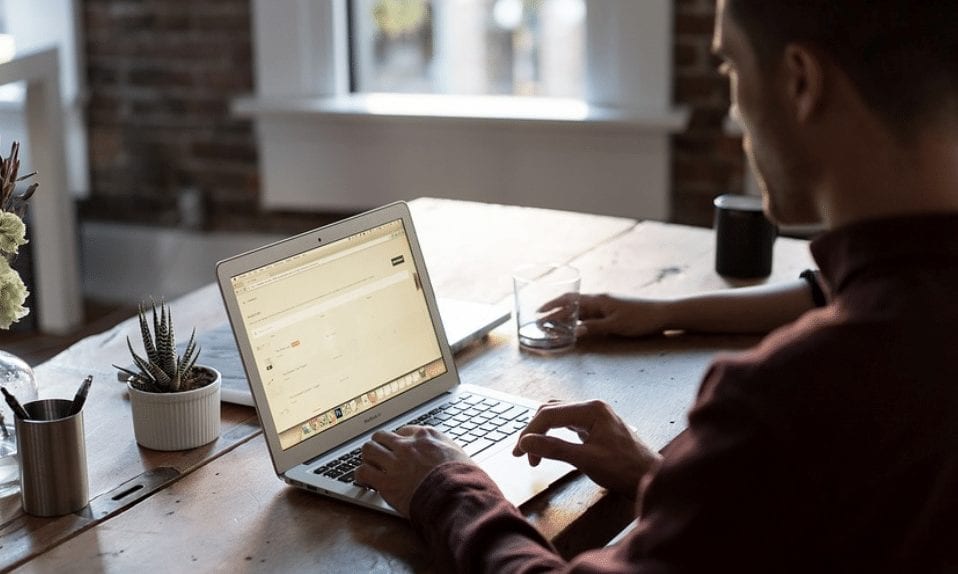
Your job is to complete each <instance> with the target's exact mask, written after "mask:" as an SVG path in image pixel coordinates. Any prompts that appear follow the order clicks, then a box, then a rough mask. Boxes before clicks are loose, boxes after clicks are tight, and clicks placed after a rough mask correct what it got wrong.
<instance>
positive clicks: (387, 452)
mask: <svg viewBox="0 0 958 574" xmlns="http://www.w3.org/2000/svg"><path fill="white" fill-rule="evenodd" d="M452 461H459V462H466V463H470V464H473V463H472V459H471V458H469V456H468V455H467V454H466V453H465V452H463V451H462V449H461V448H459V446H458V445H456V443H454V442H452V439H450V438H449V437H447V436H446V435H444V434H442V433H441V432H439V431H437V430H436V429H433V428H428V427H422V426H405V427H402V428H401V429H399V430H397V431H396V432H389V431H379V432H376V433H374V434H373V436H372V438H371V439H370V441H369V442H367V443H366V444H364V445H363V464H362V465H360V467H359V468H357V469H356V484H360V485H363V486H367V487H369V488H372V489H373V490H375V491H377V492H379V494H380V495H381V496H382V497H383V499H385V500H386V502H388V503H389V504H390V505H392V507H393V508H395V509H396V510H398V511H399V513H400V514H402V515H403V516H406V517H408V516H409V503H410V501H411V500H412V496H413V494H414V493H415V492H416V489H417V488H419V485H420V484H421V483H422V481H423V479H425V478H426V475H427V474H429V472H430V471H431V470H432V469H434V468H436V467H437V466H439V465H440V464H442V463H444V462H452Z"/></svg>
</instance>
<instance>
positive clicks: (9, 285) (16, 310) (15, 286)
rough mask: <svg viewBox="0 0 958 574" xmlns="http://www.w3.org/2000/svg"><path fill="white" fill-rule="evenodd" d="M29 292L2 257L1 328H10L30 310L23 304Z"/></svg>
mask: <svg viewBox="0 0 958 574" xmlns="http://www.w3.org/2000/svg"><path fill="white" fill-rule="evenodd" d="M18 219H19V218H18ZM29 294H30V292H29V291H27V286H26V285H24V284H23V280H22V279H20V275H19V274H18V273H17V272H16V271H15V270H14V269H13V268H12V267H10V263H9V262H8V261H7V259H6V258H5V257H0V329H9V328H10V325H12V324H14V323H16V322H17V321H19V320H20V319H22V318H23V317H25V316H26V315H27V313H29V312H30V310H29V309H27V308H26V307H24V306H23V303H24V302H25V301H26V300H27V295H29Z"/></svg>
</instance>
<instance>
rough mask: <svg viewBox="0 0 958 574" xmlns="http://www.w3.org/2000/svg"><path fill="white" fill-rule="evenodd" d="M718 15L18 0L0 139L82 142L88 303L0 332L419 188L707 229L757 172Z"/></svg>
mask: <svg viewBox="0 0 958 574" xmlns="http://www.w3.org/2000/svg"><path fill="white" fill-rule="evenodd" d="M714 15H715V2H714V0H638V1H636V0H203V1H202V2H187V1H184V0H83V1H80V0H0V61H2V62H4V63H2V64H0V79H2V80H5V81H7V83H6V84H4V85H3V86H2V87H0V150H3V153H4V155H6V153H7V150H8V149H9V148H8V146H9V144H10V142H11V141H12V140H14V139H16V140H21V141H23V143H24V148H25V151H24V155H25V157H24V158H23V159H24V163H25V164H26V166H25V167H26V168H27V169H29V167H30V162H31V160H32V157H31V155H32V153H33V154H35V152H31V150H36V149H52V148H53V146H58V145H62V148H63V156H62V157H63V161H62V162H60V163H62V170H63V178H62V180H63V182H64V183H63V184H62V185H58V186H57V187H58V188H62V189H50V187H49V186H46V185H45V184H44V181H45V179H44V175H45V174H43V173H41V174H40V179H39V181H40V184H41V188H40V192H39V193H44V194H50V195H51V197H56V198H58V199H57V201H60V202H65V203H66V204H68V205H69V206H70V207H71V208H72V209H73V212H72V213H73V217H74V218H75V219H73V221H75V229H69V227H64V226H60V227H61V229H59V232H60V233H59V235H60V237H58V238H57V239H56V241H59V242H60V244H61V246H65V247H63V249H64V250H65V251H64V252H65V253H67V254H68V255H69V254H70V253H73V252H74V251H75V258H76V274H77V275H78V279H77V281H76V284H77V285H76V290H78V291H79V295H78V297H79V299H78V300H79V301H82V303H81V305H82V306H83V313H82V314H81V315H80V318H79V319H67V320H65V321H59V322H58V321H55V320H52V319H51V320H48V321H44V313H45V311H44V307H45V305H44V303H43V301H42V300H37V299H36V298H34V297H31V299H30V300H28V304H29V306H30V307H31V310H32V313H31V316H30V320H25V321H23V322H21V324H20V325H18V326H17V329H16V330H14V331H12V332H10V333H0V346H3V347H4V348H6V349H8V350H10V349H11V346H14V348H13V350H14V351H16V347H15V345H16V344H17V341H20V340H22V336H20V335H17V333H23V332H27V333H30V334H32V336H33V337H34V338H33V339H32V340H33V341H34V342H35V341H36V340H37V339H36V337H37V336H38V335H42V336H46V337H48V338H49V339H50V340H51V341H53V343H51V348H55V347H56V346H57V345H62V344H63V343H64V341H68V340H70V338H71V337H76V336H79V334H82V333H88V332H91V331H94V332H95V330H96V329H98V328H99V327H101V326H102V325H104V324H106V323H109V322H110V321H114V322H115V320H116V318H117V317H119V318H124V317H125V316H127V315H128V314H129V313H130V312H131V310H132V309H133V306H134V305H135V304H136V303H137V302H138V301H140V300H142V299H143V298H144V297H147V296H150V295H152V296H154V297H157V298H159V297H165V298H168V299H169V298H173V297H176V296H178V295H180V294H183V293H185V292H187V291H189V290H192V289H195V288H197V287H200V286H202V285H205V284H208V283H210V282H211V281H212V280H213V267H212V265H213V263H214V262H215V261H216V260H218V259H220V258H223V257H226V256H229V255H232V254H235V253H237V252H240V251H243V250H246V249H250V248H253V247H256V246H258V245H261V244H263V243H265V242H267V241H271V240H273V239H278V238H280V237H283V236H287V235H290V234H294V233H299V232H302V231H305V230H307V229H310V228H312V227H315V226H318V225H321V224H324V223H327V222H330V221H333V220H335V219H338V218H340V217H343V216H345V215H349V214H352V213H356V212H358V211H361V210H364V209H367V208H371V207H375V206H377V205H380V204H383V203H386V202H389V201H395V200H400V199H402V200H409V199H414V198H416V197H420V196H431V197H446V198H454V199H465V200H474V201H489V202H498V203H509V204H517V205H530V206H537V207H548V208H556V209H573V210H579V211H588V212H593V213H601V214H607V215H619V216H623V217H630V218H637V219H658V220H666V221H672V222H678V223H684V224H690V225H701V226H710V225H711V222H712V199H713V198H714V197H715V196H718V195H720V194H723V193H742V192H748V190H749V189H752V188H753V186H752V185H751V184H750V182H749V178H748V177H747V176H746V168H745V162H744V159H743V155H742V152H741V137H740V135H739V133H738V132H737V130H736V128H735V126H733V125H731V124H730V122H729V120H728V118H727V111H728V86H727V83H726V82H725V81H724V80H723V78H722V77H721V76H720V75H719V74H718V73H717V71H716V62H715V60H714V58H713V57H712V56H711V55H710V52H709V44H710V41H711V33H712V26H713V19H714ZM49 49H55V50H56V54H57V61H58V62H59V67H58V70H57V74H58V81H57V82H56V84H57V85H56V86H54V87H55V88H56V91H57V93H58V100H57V101H59V103H60V106H59V107H60V109H59V110H56V113H59V114H62V121H61V122H60V125H61V126H62V133H61V134H59V135H58V134H56V133H41V137H37V134H36V131H37V130H33V131H31V129H30V126H29V125H28V124H29V123H30V120H31V118H34V119H35V115H36V114H34V116H31V115H30V114H29V113H27V112H28V110H27V106H26V104H25V102H26V100H27V93H28V92H29V88H30V86H31V85H32V84H29V83H25V82H22V81H9V80H10V79H11V78H14V79H15V78H17V77H18V76H17V74H21V75H22V74H26V75H27V76H29V70H27V71H25V70H26V68H23V67H22V66H21V67H19V68H13V67H11V66H18V65H19V64H18V61H22V60H23V58H26V57H27V56H29V55H30V54H32V53H35V52H37V51H43V50H49ZM27 63H28V64H29V61H28V62H27ZM5 68H6V69H8V70H12V71H8V72H7V75H3V70H4V69H5ZM47 84H49V82H47ZM54 107H55V106H54ZM48 113H53V112H48ZM38 139H39V140H43V141H31V140H38ZM37 146H39V147H37ZM57 149H59V148H57ZM46 181H50V179H49V178H47V180H46ZM53 181H54V182H55V181H56V179H55V178H54V180H53ZM33 207H34V209H35V210H37V209H40V207H41V206H36V205H35V206H33ZM36 215H37V214H36V213H35V214H33V215H32V216H31V217H34V216H36ZM38 231H40V230H38V229H37V226H34V225H30V227H29V228H28V234H31V236H32V234H35V233H37V232H38ZM42 231H43V233H44V234H47V233H49V234H50V235H51V236H54V235H57V232H56V231H51V232H48V231H47V230H46V229H42ZM37 243H38V242H36V241H34V242H33V243H32V244H31V246H32V247H33V253H31V252H27V253H25V254H23V255H21V257H20V258H19V259H18V263H17V265H18V266H19V267H20V268H21V270H22V272H23V273H24V275H26V276H27V277H26V278H27V279H28V281H34V282H42V281H58V278H57V277H52V276H51V273H49V272H46V276H45V277H39V276H36V277H34V276H31V273H32V272H31V263H32V260H33V259H35V258H36V253H35V252H36V251H37V250H38V249H41V248H44V249H45V248H46V247H44V246H43V245H37ZM71 249H72V251H71ZM34 267H36V266H35V265H34ZM63 268H64V269H66V270H67V271H66V272H67V273H71V271H70V268H69V266H66V267H63ZM33 275H37V274H36V273H34V274H33ZM40 275H43V273H40ZM34 291H35V289H34ZM48 308H49V306H48ZM50 317H52V316H49V315H48V318H50Z"/></svg>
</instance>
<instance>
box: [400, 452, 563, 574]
mask: <svg viewBox="0 0 958 574" xmlns="http://www.w3.org/2000/svg"><path fill="white" fill-rule="evenodd" d="M410 519H411V520H412V523H413V526H414V527H415V528H416V530H417V531H418V532H419V534H420V535H421V536H422V537H423V538H424V539H425V540H426V542H427V543H428V545H429V548H430V550H431V551H432V552H433V556H434V557H435V559H436V561H437V567H438V569H439V570H440V571H443V572H447V571H460V572H502V573H507V572H543V571H551V570H559V569H561V567H562V564H563V562H562V559H561V558H560V557H559V556H558V555H557V554H556V552H555V549H554V548H553V547H552V545H551V544H549V542H548V541H546V540H545V538H543V536H542V534H540V533H539V531H538V530H536V529H535V528H534V527H533V526H532V525H531V524H529V522H527V521H526V519H525V518H524V517H523V516H522V515H521V514H520V513H519V511H518V510H517V509H516V507H515V506H513V505H512V504H510V503H509V502H508V501H506V499H505V498H504V497H503V495H502V492H501V491H500V490H499V488H498V487H497V486H496V485H495V483H494V482H493V481H492V479H490V478H489V476H488V475H487V474H486V473H485V472H483V471H482V470H481V469H480V468H479V467H477V466H475V465H473V464H468V463H461V462H451V463H446V464H443V465H440V466H438V467H436V468H435V469H433V471H432V472H431V473H429V475H427V476H426V478H425V479H424V480H423V482H422V483H421V484H420V485H419V488H417V489H416V492H415V494H414V495H413V498H412V501H411V504H410Z"/></svg>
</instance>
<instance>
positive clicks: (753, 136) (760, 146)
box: [712, 0, 820, 224]
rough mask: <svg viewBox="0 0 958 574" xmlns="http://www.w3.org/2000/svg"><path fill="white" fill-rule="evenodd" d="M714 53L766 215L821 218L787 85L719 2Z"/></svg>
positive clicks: (786, 219)
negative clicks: (762, 61)
mask: <svg viewBox="0 0 958 574" xmlns="http://www.w3.org/2000/svg"><path fill="white" fill-rule="evenodd" d="M712 49H713V51H714V52H715V54H716V55H718V56H719V57H720V58H722V60H723V61H724V63H723V64H722V68H721V71H722V73H723V74H725V75H726V76H728V78H729V83H730V89H731V100H732V108H731V111H730V112H731V115H732V117H734V118H736V119H737V120H738V121H739V123H740V124H741V126H742V129H743V131H744V136H743V138H742V147H743V148H744V150H745V154H746V156H747V157H748V160H749V164H750V165H751V168H752V172H753V173H754V174H755V177H756V179H757V181H758V184H759V188H760V189H761V190H762V196H763V199H764V201H765V212H766V214H768V216H769V217H770V218H771V219H772V220H773V221H775V222H777V223H783V224H798V223H813V222H816V221H818V220H819V218H820V216H819V213H818V209H817V208H816V206H815V202H814V199H813V197H812V193H811V189H810V188H811V185H810V183H811V181H810V179H811V175H812V173H813V171H812V165H811V164H810V162H809V159H810V158H809V157H808V155H807V153H806V150H807V148H806V147H805V146H804V145H803V144H802V141H801V135H802V134H801V133H800V132H799V130H798V126H797V125H796V123H795V121H794V119H793V118H792V117H790V115H789V114H788V113H787V112H788V107H787V105H786V104H787V102H786V99H785V93H786V92H785V90H786V87H785V86H784V85H783V82H784V79H783V78H782V77H781V74H780V73H779V71H778V69H779V66H778V65H776V66H772V67H771V69H766V68H764V67H762V66H760V65H759V61H758V58H757V57H756V54H755V50H754V49H753V47H752V44H751V43H750V42H749V40H748V39H747V37H746V36H745V33H744V32H743V30H742V28H741V27H740V26H739V25H738V24H737V23H736V22H735V21H734V19H733V18H732V17H731V16H730V15H729V13H728V10H727V7H726V0H719V2H718V14H717V17H716V24H715V35H714V37H713V41H712Z"/></svg>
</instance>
